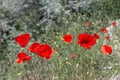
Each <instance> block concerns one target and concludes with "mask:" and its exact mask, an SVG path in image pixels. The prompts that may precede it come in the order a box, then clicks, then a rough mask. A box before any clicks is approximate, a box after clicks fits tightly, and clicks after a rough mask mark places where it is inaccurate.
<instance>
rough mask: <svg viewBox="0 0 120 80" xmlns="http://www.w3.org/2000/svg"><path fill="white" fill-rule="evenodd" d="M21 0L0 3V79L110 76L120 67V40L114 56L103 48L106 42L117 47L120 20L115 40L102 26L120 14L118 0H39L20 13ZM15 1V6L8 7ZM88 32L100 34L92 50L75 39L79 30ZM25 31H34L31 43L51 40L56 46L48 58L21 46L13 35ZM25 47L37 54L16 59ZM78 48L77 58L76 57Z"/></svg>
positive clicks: (66, 79)
mask: <svg viewBox="0 0 120 80" xmlns="http://www.w3.org/2000/svg"><path fill="white" fill-rule="evenodd" d="M10 1H12V0H10ZM17 1H18V0H16V1H15V2H13V1H12V3H13V4H12V3H11V2H10V4H8V2H6V0H5V2H4V4H5V5H3V4H2V6H3V7H4V8H5V9H4V8H3V7H1V8H2V9H1V11H0V19H1V20H0V30H1V32H0V62H1V63H0V71H1V74H0V75H2V76H1V77H0V79H1V80H18V79H20V80H28V79H30V78H32V79H33V80H40V79H41V80H81V79H82V80H88V79H89V80H98V79H101V80H103V79H105V80H108V78H110V77H111V76H113V75H115V74H118V73H119V70H120V68H119V58H118V57H117V56H119V48H118V47H119V45H117V48H116V49H115V50H114V52H113V54H112V55H110V56H109V55H103V54H102V53H101V51H100V49H101V46H102V45H103V43H106V44H110V45H112V46H113V47H115V46H116V44H118V43H120V41H119V30H120V28H119V27H118V26H117V28H116V30H115V33H113V34H114V40H113V41H110V42H106V40H104V34H103V33H102V32H101V31H100V29H101V28H102V27H108V26H110V24H109V21H110V20H115V19H119V16H118V15H119V14H120V11H119V10H120V9H119V7H120V5H119V3H120V1H119V0H106V1H104V0H89V1H88V0H80V1H79V0H77V1H75V2H73V3H70V2H71V0H63V1H60V0H35V2H34V1H33V3H34V4H33V3H30V4H32V5H31V6H30V7H29V8H28V9H25V10H23V11H21V12H20V14H18V13H16V12H19V11H20V10H21V7H23V6H21V5H23V2H24V1H23V2H21V3H20V5H17V7H15V3H17V4H18V2H17ZM31 1H32V0H31ZM84 1H87V3H84ZM11 5H12V6H13V7H9V6H11ZM18 6H19V7H18ZM20 6H21V7H20ZM13 13H14V14H13ZM86 21H89V22H91V25H90V27H85V26H84V22H86ZM84 32H87V33H90V34H94V33H95V32H97V33H98V34H99V35H100V37H101V38H100V40H98V41H97V44H96V45H95V46H94V47H93V48H92V50H91V51H88V50H86V49H83V48H81V47H80V46H79V45H75V44H74V42H75V41H76V40H77V36H78V34H79V33H84ZM21 33H30V34H31V40H30V43H29V44H28V46H29V45H30V44H31V43H32V42H34V41H38V42H40V43H48V44H50V45H51V46H52V48H53V49H55V50H56V51H57V52H56V53H55V54H53V56H52V58H51V59H50V60H48V61H47V60H45V59H41V58H39V57H37V55H35V54H33V53H29V52H28V50H27V48H25V49H23V48H20V46H19V45H17V44H16V43H15V42H14V37H15V36H17V35H19V34H21ZM66 33H70V34H72V35H73V36H74V40H73V43H72V44H66V43H64V42H63V40H62V39H61V37H62V36H63V35H64V34H66ZM28 46H27V47H28ZM20 51H26V52H27V53H28V54H30V55H32V56H34V57H33V58H32V60H31V61H30V62H27V63H23V64H20V65H18V64H15V60H16V58H17V53H18V52H20ZM73 53H75V54H77V58H75V59H73V58H71V55H72V54H73ZM116 53H117V55H116Z"/></svg>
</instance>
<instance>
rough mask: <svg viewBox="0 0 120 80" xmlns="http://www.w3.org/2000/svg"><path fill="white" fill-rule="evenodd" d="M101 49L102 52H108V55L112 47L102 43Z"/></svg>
mask: <svg viewBox="0 0 120 80" xmlns="http://www.w3.org/2000/svg"><path fill="white" fill-rule="evenodd" d="M101 51H102V53H103V54H108V55H110V54H112V47H111V46H109V45H103V46H102V47H101Z"/></svg>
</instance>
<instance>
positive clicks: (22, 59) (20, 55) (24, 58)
mask: <svg viewBox="0 0 120 80" xmlns="http://www.w3.org/2000/svg"><path fill="white" fill-rule="evenodd" d="M17 56H18V59H17V60H16V63H21V62H26V61H30V59H31V58H32V56H27V54H26V53H25V52H20V53H18V55H17Z"/></svg>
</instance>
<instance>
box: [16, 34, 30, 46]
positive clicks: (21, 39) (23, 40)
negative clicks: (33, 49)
mask: <svg viewBox="0 0 120 80" xmlns="http://www.w3.org/2000/svg"><path fill="white" fill-rule="evenodd" d="M29 40H30V34H28V33H25V34H21V35H19V36H16V37H15V41H16V43H18V44H19V45H20V46H21V47H25V46H26V45H27V44H28V42H29Z"/></svg>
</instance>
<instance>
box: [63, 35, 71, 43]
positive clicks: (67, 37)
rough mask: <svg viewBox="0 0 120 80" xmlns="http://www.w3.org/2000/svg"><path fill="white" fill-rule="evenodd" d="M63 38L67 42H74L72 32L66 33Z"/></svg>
mask: <svg viewBox="0 0 120 80" xmlns="http://www.w3.org/2000/svg"><path fill="white" fill-rule="evenodd" d="M62 38H63V40H64V41H65V42H67V43H71V42H72V38H73V37H72V35H71V34H65V35H64V36H63V37H62Z"/></svg>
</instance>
